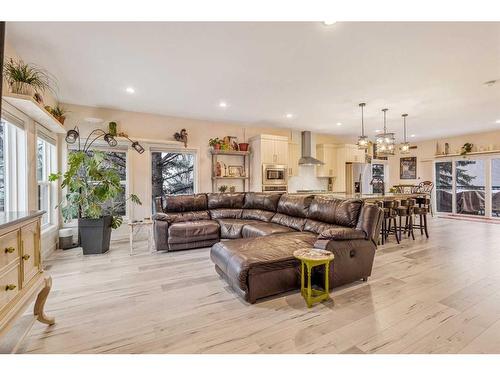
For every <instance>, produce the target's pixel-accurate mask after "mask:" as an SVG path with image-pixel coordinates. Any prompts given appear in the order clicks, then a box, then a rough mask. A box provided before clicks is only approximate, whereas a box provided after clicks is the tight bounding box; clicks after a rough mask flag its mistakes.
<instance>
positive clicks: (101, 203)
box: [49, 151, 142, 254]
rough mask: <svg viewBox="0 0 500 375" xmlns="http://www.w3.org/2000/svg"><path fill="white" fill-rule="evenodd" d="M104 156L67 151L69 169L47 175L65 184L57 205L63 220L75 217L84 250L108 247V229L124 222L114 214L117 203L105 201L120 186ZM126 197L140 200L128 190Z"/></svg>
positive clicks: (135, 202)
mask: <svg viewBox="0 0 500 375" xmlns="http://www.w3.org/2000/svg"><path fill="white" fill-rule="evenodd" d="M105 157H106V155H105V154H104V153H103V152H100V151H74V152H70V153H69V156H68V170H67V171H66V172H65V173H64V174H63V173H60V172H59V173H54V174H51V175H50V177H49V180H50V181H57V180H61V187H62V188H63V189H64V188H66V191H67V192H66V194H65V199H64V200H63V201H62V202H61V203H60V204H59V207H60V208H61V211H62V214H63V217H64V220H65V221H69V220H72V219H74V218H78V233H79V238H80V243H81V246H82V248H83V253H84V254H101V253H105V252H106V251H108V249H109V242H110V238H111V230H112V229H116V228H118V227H119V226H120V225H121V224H122V222H123V218H122V217H121V216H120V215H117V214H116V210H117V207H116V205H111V206H109V205H108V204H107V203H109V202H110V201H112V200H113V199H114V198H116V197H117V196H118V195H119V194H120V193H121V192H122V191H123V187H122V186H121V185H120V176H119V174H118V172H117V171H116V169H113V168H109V166H107V165H106V163H105ZM128 200H130V201H131V202H132V203H134V204H142V203H141V201H140V199H139V197H137V195H135V194H130V195H129V196H128V197H127V198H126V201H128ZM122 204H123V203H122Z"/></svg>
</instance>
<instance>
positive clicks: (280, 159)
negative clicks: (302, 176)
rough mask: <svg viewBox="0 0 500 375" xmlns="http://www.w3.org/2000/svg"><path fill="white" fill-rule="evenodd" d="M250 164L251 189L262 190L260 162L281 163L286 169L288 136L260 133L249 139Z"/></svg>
mask: <svg viewBox="0 0 500 375" xmlns="http://www.w3.org/2000/svg"><path fill="white" fill-rule="evenodd" d="M249 143H250V152H251V153H250V165H251V168H252V170H253V171H255V172H254V173H253V176H252V178H251V179H250V187H251V188H250V190H251V191H262V164H282V165H286V166H287V171H288V157H289V153H288V137H284V136H279V135H270V134H260V135H257V136H255V137H252V138H250V139H249Z"/></svg>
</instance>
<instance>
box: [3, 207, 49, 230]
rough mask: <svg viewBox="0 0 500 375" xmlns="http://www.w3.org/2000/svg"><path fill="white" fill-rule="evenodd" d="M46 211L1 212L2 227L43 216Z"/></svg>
mask: <svg viewBox="0 0 500 375" xmlns="http://www.w3.org/2000/svg"><path fill="white" fill-rule="evenodd" d="M44 213H45V211H7V212H2V213H0V229H4V228H7V227H8V226H10V225H13V224H17V223H20V222H22V221H26V220H29V219H33V218H35V217H38V216H42V215H43V214H44Z"/></svg>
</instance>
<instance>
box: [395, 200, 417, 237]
mask: <svg viewBox="0 0 500 375" xmlns="http://www.w3.org/2000/svg"><path fill="white" fill-rule="evenodd" d="M414 207H415V199H401V202H400V204H399V207H398V208H397V213H398V216H399V227H398V230H399V238H400V239H402V238H403V237H402V235H403V233H404V234H406V232H407V231H408V237H409V236H410V235H411V238H412V239H415V235H414V233H413V208H414ZM403 218H405V225H404V226H403Z"/></svg>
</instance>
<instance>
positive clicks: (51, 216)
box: [35, 131, 57, 230]
mask: <svg viewBox="0 0 500 375" xmlns="http://www.w3.org/2000/svg"><path fill="white" fill-rule="evenodd" d="M38 141H42V142H44V143H45V147H44V155H43V163H42V179H41V180H38ZM35 145H36V146H35V150H36V163H37V166H36V175H37V204H38V202H39V201H40V196H39V192H40V187H42V186H45V187H47V189H48V209H47V213H46V214H47V222H45V223H42V230H45V229H47V228H49V227H51V226H53V225H55V224H56V217H57V211H56V208H55V207H56V205H57V184H56V182H50V181H49V175H50V174H51V173H55V172H56V170H57V146H56V143H55V142H52V141H50V140H48V139H47V138H46V137H44V136H43V135H42V134H40V132H39V131H37V137H36V143H35ZM42 222H43V220H42Z"/></svg>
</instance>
